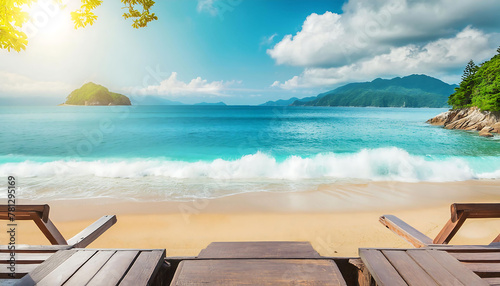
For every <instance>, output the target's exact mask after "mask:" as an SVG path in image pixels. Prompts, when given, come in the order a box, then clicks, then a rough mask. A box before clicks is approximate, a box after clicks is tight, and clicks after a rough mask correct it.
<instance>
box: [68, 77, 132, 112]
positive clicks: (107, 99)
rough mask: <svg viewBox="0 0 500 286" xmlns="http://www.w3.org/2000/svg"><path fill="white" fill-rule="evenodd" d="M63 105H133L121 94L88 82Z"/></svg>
mask: <svg viewBox="0 0 500 286" xmlns="http://www.w3.org/2000/svg"><path fill="white" fill-rule="evenodd" d="M61 105H84V106H108V105H132V103H131V102H130V99H129V98H128V97H127V96H125V95H123V94H119V93H115V92H110V91H109V90H108V89H107V88H106V87H104V86H102V85H98V84H95V83H93V82H88V83H86V84H84V85H83V86H82V87H80V88H79V89H75V90H73V91H72V92H71V93H70V94H69V95H68V97H67V98H66V102H65V103H63V104H61Z"/></svg>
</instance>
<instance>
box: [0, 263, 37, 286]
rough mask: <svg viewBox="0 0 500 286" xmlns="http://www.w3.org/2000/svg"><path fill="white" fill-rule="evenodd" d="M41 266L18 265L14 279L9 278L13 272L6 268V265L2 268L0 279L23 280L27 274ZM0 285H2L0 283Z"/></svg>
mask: <svg viewBox="0 0 500 286" xmlns="http://www.w3.org/2000/svg"><path fill="white" fill-rule="evenodd" d="M39 265H40V264H17V265H16V272H15V276H14V277H12V276H9V274H11V273H12V272H11V271H10V270H9V269H8V268H7V267H5V265H2V266H1V267H0V279H11V278H17V279H19V278H22V277H24V276H25V275H26V274H28V273H29V272H31V271H33V270H34V269H35V268H37V267H38V266H39ZM0 285H2V284H1V283H0Z"/></svg>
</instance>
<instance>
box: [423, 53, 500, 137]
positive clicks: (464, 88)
mask: <svg viewBox="0 0 500 286" xmlns="http://www.w3.org/2000/svg"><path fill="white" fill-rule="evenodd" d="M448 103H449V104H450V105H451V106H452V109H451V110H450V111H447V112H443V113H441V114H439V115H438V116H436V117H434V118H431V119H429V120H428V121H427V122H428V123H431V124H433V125H443V126H444V128H446V129H463V130H477V131H479V135H480V136H484V137H492V136H493V134H492V133H500V48H498V49H497V54H496V55H495V56H493V58H491V59H490V60H488V61H486V62H484V63H482V64H481V65H479V66H477V65H476V64H475V63H474V61H472V60H471V61H469V63H468V64H467V66H466V67H465V70H464V74H463V75H462V81H461V82H460V85H459V86H458V87H457V88H456V89H455V92H454V93H453V94H452V95H450V97H449V99H448Z"/></svg>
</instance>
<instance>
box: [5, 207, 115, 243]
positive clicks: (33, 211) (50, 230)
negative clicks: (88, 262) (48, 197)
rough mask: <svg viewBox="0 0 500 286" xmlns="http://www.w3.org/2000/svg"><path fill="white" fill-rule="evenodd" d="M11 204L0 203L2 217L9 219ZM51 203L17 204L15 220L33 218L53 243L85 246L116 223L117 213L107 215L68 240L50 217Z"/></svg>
mask: <svg viewBox="0 0 500 286" xmlns="http://www.w3.org/2000/svg"><path fill="white" fill-rule="evenodd" d="M8 209H9V206H7V205H0V219H3V220H9V219H10V217H9V215H10V213H9V211H8ZM49 210H50V207H49V205H46V204H45V205H17V206H15V211H14V212H13V214H14V215H15V220H33V221H34V222H35V223H36V225H37V226H38V228H40V230H41V231H42V232H43V234H44V235H45V237H47V239H48V240H49V241H50V243H52V244H53V245H69V246H71V247H77V248H83V247H86V246H87V245H89V244H90V243H92V242H93V241H94V240H95V239H96V238H98V237H99V236H100V235H101V234H103V233H104V232H105V231H106V230H107V229H108V228H110V227H111V226H113V225H114V224H115V223H116V216H115V215H105V216H103V217H101V218H100V219H98V220H97V221H96V222H94V223H93V224H91V225H90V226H88V227H87V228H85V229H84V230H82V231H81V232H80V233H78V234H77V235H75V236H74V237H72V238H70V239H68V240H66V239H65V238H64V237H63V235H62V234H61V232H59V230H58V229H57V227H56V226H55V225H54V224H53V223H52V221H51V220H50V218H49Z"/></svg>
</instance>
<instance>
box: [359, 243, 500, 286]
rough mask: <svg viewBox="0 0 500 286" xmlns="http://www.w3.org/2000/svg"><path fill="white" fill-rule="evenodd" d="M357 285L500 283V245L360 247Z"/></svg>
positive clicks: (479, 285) (479, 284)
mask: <svg viewBox="0 0 500 286" xmlns="http://www.w3.org/2000/svg"><path fill="white" fill-rule="evenodd" d="M359 255H360V257H361V260H362V262H363V267H364V270H365V271H364V273H363V274H362V275H360V277H361V279H360V281H361V282H360V285H373V284H374V283H376V285H478V286H481V285H500V248H498V247H491V246H429V247H426V248H419V249H360V251H359Z"/></svg>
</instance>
